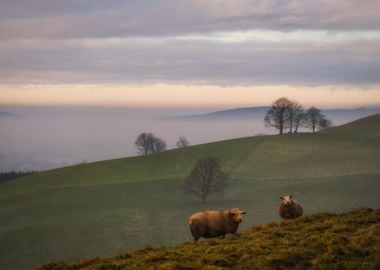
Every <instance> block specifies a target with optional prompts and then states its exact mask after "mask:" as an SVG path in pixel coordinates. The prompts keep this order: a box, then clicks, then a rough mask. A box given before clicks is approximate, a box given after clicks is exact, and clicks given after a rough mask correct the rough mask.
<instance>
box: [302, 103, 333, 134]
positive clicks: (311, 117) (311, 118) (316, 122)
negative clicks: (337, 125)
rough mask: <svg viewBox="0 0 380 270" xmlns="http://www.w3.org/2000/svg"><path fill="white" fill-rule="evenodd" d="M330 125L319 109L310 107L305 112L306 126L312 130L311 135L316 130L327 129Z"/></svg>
mask: <svg viewBox="0 0 380 270" xmlns="http://www.w3.org/2000/svg"><path fill="white" fill-rule="evenodd" d="M331 125H332V123H331V121H330V120H328V119H326V118H325V116H324V115H323V114H322V113H321V111H320V110H319V109H317V108H315V107H311V108H310V109H308V110H307V126H308V127H310V128H311V129H312V130H313V133H315V130H316V129H323V128H327V127H330V126H331Z"/></svg>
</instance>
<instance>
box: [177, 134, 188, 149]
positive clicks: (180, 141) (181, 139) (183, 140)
mask: <svg viewBox="0 0 380 270" xmlns="http://www.w3.org/2000/svg"><path fill="white" fill-rule="evenodd" d="M176 145H177V147H178V148H180V147H187V146H189V145H190V143H189V141H188V140H187V139H186V137H184V136H181V137H179V138H178V141H177V143H176Z"/></svg>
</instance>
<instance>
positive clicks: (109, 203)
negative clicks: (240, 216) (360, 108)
mask: <svg viewBox="0 0 380 270" xmlns="http://www.w3.org/2000/svg"><path fill="white" fill-rule="evenodd" d="M210 156H212V157H217V158H218V159H219V160H220V163H221V166H222V168H223V169H225V170H226V171H227V172H229V173H230V175H231V180H230V182H229V187H228V188H227V190H226V191H225V194H224V195H223V196H219V197H216V196H214V197H210V198H209V200H208V201H207V202H206V203H201V202H199V201H198V199H197V198H193V197H191V196H188V195H186V194H184V193H183V191H182V183H183V180H184V177H186V175H187V174H188V173H189V171H190V169H191V167H192V166H193V165H194V163H195V162H196V160H197V159H199V158H203V157H210ZM286 193H292V194H293V195H294V196H295V197H296V198H297V199H298V200H299V201H300V202H301V203H302V204H303V206H304V209H305V212H306V213H308V214H311V213H316V212H321V211H329V212H343V211H347V210H351V209H353V208H357V207H361V206H364V207H372V208H379V207H380V199H379V196H378V194H380V115H374V116H371V117H367V118H364V119H361V120H358V121H355V122H353V123H350V124H347V125H344V126H340V127H336V128H331V129H329V130H325V131H323V132H319V133H317V134H309V133H307V134H288V135H283V136H257V137H248V138H241V139H234V140H228V141H222V142H216V143H210V144H203V145H196V146H192V147H188V148H183V149H176V150H170V151H166V152H162V153H158V154H154V155H150V156H144V157H143V156H140V157H131V158H123V159H115V160H109V161H102V162H94V163H88V164H80V165H76V166H71V167H65V168H61V169H56V170H51V171H47V172H42V173H38V174H33V175H31V176H27V177H24V178H20V179H18V180H14V181H10V182H5V183H1V184H0V217H1V227H0V243H1V244H0V269H30V268H32V267H35V266H38V265H40V264H43V263H47V262H49V261H57V260H75V259H80V258H84V257H93V256H110V255H114V254H117V253H121V252H125V251H129V250H132V249H136V248H141V247H144V246H147V245H149V246H160V245H174V244H178V243H181V242H184V241H188V240H190V238H191V237H190V233H189V232H188V226H187V219H188V216H189V215H190V214H191V213H193V212H195V211H199V210H204V209H223V208H232V207H240V208H242V209H244V210H246V211H248V214H247V216H246V219H245V220H244V222H243V224H242V229H244V228H248V227H250V226H252V225H257V224H262V223H265V222H269V221H278V220H279V218H278V216H277V212H276V211H277V206H278V203H279V197H280V196H282V195H284V194H286Z"/></svg>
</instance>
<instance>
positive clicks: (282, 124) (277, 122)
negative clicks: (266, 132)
mask: <svg viewBox="0 0 380 270" xmlns="http://www.w3.org/2000/svg"><path fill="white" fill-rule="evenodd" d="M291 104H292V101H290V100H289V99H288V98H286V97H282V98H279V99H277V100H276V101H275V102H273V104H272V107H271V108H270V109H269V111H268V112H267V114H266V116H265V118H264V123H265V125H266V126H267V127H274V128H276V129H278V130H279V133H280V134H283V133H284V130H285V129H287V128H288V127H289V121H288V110H289V107H290V106H291Z"/></svg>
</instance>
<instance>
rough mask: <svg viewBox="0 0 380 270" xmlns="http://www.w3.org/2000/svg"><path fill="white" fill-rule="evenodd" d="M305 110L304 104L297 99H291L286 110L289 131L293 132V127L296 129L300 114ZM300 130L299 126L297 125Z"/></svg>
mask: <svg viewBox="0 0 380 270" xmlns="http://www.w3.org/2000/svg"><path fill="white" fill-rule="evenodd" d="M302 112H303V109H302V105H301V104H299V103H298V102H297V101H290V103H289V105H288V108H287V109H286V110H285V121H287V123H288V126H289V133H293V128H294V130H296V126H297V124H298V125H299V122H298V123H297V120H300V119H299V115H300V114H301V113H302ZM297 130H298V126H297Z"/></svg>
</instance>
